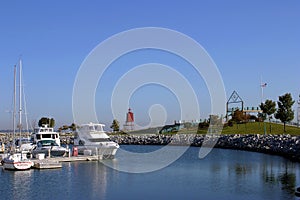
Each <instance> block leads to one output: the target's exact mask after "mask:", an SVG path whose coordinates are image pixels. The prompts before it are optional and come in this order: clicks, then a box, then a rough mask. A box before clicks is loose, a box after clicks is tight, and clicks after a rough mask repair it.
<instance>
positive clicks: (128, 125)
mask: <svg viewBox="0 0 300 200" xmlns="http://www.w3.org/2000/svg"><path fill="white" fill-rule="evenodd" d="M124 130H125V131H133V130H134V114H133V112H131V108H129V109H128V112H127V114H126V122H125V124H124Z"/></svg>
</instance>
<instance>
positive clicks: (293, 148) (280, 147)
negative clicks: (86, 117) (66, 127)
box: [0, 134, 300, 162]
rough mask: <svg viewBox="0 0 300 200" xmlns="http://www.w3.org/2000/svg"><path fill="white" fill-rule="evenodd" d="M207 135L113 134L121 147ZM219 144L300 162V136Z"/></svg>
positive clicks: (197, 142)
mask: <svg viewBox="0 0 300 200" xmlns="http://www.w3.org/2000/svg"><path fill="white" fill-rule="evenodd" d="M205 137H206V135H200V134H176V135H164V134H148V135H144V134H143V135H139V134H122V135H114V134H112V135H110V138H111V140H113V141H115V142H117V143H118V144H120V145H167V144H170V145H190V146H196V147H201V146H205V144H203V141H204V138H205ZM10 139H11V138H9V137H7V136H5V137H3V136H2V137H1V138H0V141H1V143H5V144H7V143H9V141H11V140H10ZM210 139H211V141H215V142H216V145H215V146H214V148H223V149H234V150H245V151H253V152H260V153H267V154H272V155H279V156H283V157H285V158H288V159H290V160H292V161H296V162H300V136H291V135H259V134H247V135H239V134H234V135H220V136H210ZM61 144H73V137H72V136H70V135H68V136H63V135H62V136H61Z"/></svg>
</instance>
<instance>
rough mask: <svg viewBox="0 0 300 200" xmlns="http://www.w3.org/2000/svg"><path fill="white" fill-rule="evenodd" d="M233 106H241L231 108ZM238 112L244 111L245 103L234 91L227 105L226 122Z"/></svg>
mask: <svg viewBox="0 0 300 200" xmlns="http://www.w3.org/2000/svg"><path fill="white" fill-rule="evenodd" d="M232 104H235V105H236V104H239V105H240V106H237V107H233V106H231V105H232ZM236 110H241V111H244V101H243V99H242V98H241V97H240V96H239V94H238V93H237V92H236V91H233V92H232V94H231V95H230V97H229V99H228V101H227V103H226V121H228V117H229V116H230V115H231V114H232V113H233V112H234V111H236Z"/></svg>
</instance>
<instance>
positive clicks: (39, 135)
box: [31, 125, 60, 145]
mask: <svg viewBox="0 0 300 200" xmlns="http://www.w3.org/2000/svg"><path fill="white" fill-rule="evenodd" d="M51 139H52V140H55V142H56V143H57V144H58V145H60V138H59V133H57V132H55V131H54V129H53V128H51V127H48V126H47V125H43V126H42V127H38V128H35V129H34V132H33V134H32V136H31V140H32V142H33V143H34V144H36V143H37V142H38V141H41V140H51Z"/></svg>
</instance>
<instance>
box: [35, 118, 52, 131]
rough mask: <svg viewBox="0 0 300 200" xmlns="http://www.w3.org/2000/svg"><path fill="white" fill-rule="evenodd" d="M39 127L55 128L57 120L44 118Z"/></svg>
mask: <svg viewBox="0 0 300 200" xmlns="http://www.w3.org/2000/svg"><path fill="white" fill-rule="evenodd" d="M38 125H39V127H42V126H43V125H48V126H49V127H51V128H53V127H54V126H55V120H54V119H53V118H48V117H42V118H41V119H40V120H39V124H38Z"/></svg>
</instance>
